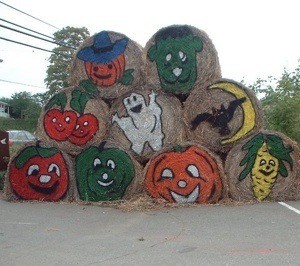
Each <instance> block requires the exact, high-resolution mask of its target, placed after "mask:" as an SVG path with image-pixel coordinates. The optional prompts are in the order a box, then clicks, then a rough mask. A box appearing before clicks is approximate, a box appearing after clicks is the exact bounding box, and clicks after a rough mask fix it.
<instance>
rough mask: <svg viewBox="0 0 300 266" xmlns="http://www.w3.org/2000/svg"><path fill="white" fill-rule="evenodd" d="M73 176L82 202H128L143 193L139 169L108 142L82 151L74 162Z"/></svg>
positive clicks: (121, 151)
mask: <svg viewBox="0 0 300 266" xmlns="http://www.w3.org/2000/svg"><path fill="white" fill-rule="evenodd" d="M75 175H76V180H77V189H78V199H79V200H82V201H91V202H98V201H113V200H122V199H130V198H132V197H133V196H136V195H137V194H140V193H141V192H142V189H143V181H142V167H141V165H140V164H139V163H138V162H137V161H136V160H135V159H134V158H133V157H132V156H131V155H130V153H126V152H125V151H124V150H122V149H120V148H119V147H118V146H117V145H115V144H113V143H112V142H110V143H109V142H106V141H104V142H102V143H100V144H99V145H98V146H90V147H88V148H86V149H84V150H83V151H82V152H81V153H80V154H79V155H78V156H77V157H76V159H75Z"/></svg>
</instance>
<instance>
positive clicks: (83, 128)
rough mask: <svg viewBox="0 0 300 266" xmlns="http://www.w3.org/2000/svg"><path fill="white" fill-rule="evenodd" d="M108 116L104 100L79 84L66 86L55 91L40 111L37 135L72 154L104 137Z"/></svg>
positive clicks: (107, 125)
mask: <svg viewBox="0 0 300 266" xmlns="http://www.w3.org/2000/svg"><path fill="white" fill-rule="evenodd" d="M108 117H109V108H108V106H107V105H106V104H105V103H104V101H102V100H101V99H99V98H97V97H96V96H95V95H94V94H92V93H90V92H87V91H85V90H83V89H81V88H79V87H77V88H76V87H75V88H67V89H65V90H63V91H62V92H60V93H58V94H55V95H54V96H53V97H52V98H51V99H50V100H49V101H48V103H47V104H46V106H45V107H44V109H43V110H42V112H41V114H40V118H39V126H38V133H39V137H40V139H41V140H43V141H46V142H48V143H50V144H51V145H53V146H56V147H58V148H59V149H61V150H63V151H65V152H67V153H69V154H73V155H74V154H77V153H79V152H80V151H81V150H82V149H84V148H85V147H88V146H89V145H92V144H94V143H99V142H101V141H102V140H103V138H104V136H105V134H106V132H107V131H108V127H109V123H108Z"/></svg>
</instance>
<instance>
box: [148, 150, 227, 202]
mask: <svg viewBox="0 0 300 266" xmlns="http://www.w3.org/2000/svg"><path fill="white" fill-rule="evenodd" d="M146 188H147V190H148V192H149V194H150V195H151V196H152V197H154V198H164V199H165V200H167V201H169V202H177V203H195V202H197V203H210V202H215V201H217V200H218V199H219V198H220V196H221V192H222V182H221V179H220V176H219V170H218V166H217V164H216V162H215V161H214V159H213V158H212V157H210V155H209V154H208V153H206V152H205V151H203V150H201V149H200V148H198V147H194V146H192V147H189V148H188V149H187V150H186V151H184V152H182V153H181V152H169V153H162V154H160V155H159V156H158V157H156V158H154V160H152V161H151V162H150V164H149V166H148V169H147V173H146Z"/></svg>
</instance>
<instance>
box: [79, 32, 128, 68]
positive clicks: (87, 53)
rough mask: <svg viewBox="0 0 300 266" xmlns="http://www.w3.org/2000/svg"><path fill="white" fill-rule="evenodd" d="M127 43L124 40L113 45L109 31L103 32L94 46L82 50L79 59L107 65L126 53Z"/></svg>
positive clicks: (126, 40) (95, 38) (96, 39)
mask: <svg viewBox="0 0 300 266" xmlns="http://www.w3.org/2000/svg"><path fill="white" fill-rule="evenodd" d="M127 42H128V39H127V38H123V39H120V40H116V41H115V42H114V43H112V42H111V40H110V38H109V36H108V33H107V31H101V32H99V33H98V34H96V35H95V37H94V43H93V45H92V46H88V47H84V48H82V49H81V50H80V51H79V52H78V54H77V57H78V58H79V59H81V60H83V61H84V62H92V63H100V64H107V63H109V62H112V61H113V60H115V59H116V58H117V57H118V56H119V55H121V54H123V53H124V51H125V49H126V46H127Z"/></svg>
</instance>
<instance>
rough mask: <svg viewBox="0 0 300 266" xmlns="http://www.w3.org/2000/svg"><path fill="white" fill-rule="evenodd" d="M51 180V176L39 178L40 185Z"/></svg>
mask: <svg viewBox="0 0 300 266" xmlns="http://www.w3.org/2000/svg"><path fill="white" fill-rule="evenodd" d="M50 180H51V176H50V175H41V176H40V182H41V183H44V184H45V183H48V182H49V181H50Z"/></svg>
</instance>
